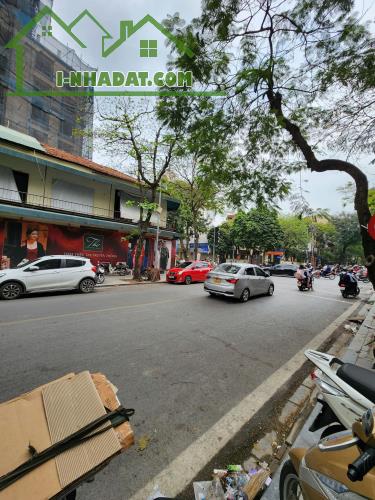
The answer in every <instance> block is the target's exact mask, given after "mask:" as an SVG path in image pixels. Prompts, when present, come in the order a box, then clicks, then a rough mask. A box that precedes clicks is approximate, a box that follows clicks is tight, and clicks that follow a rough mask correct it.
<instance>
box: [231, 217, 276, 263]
mask: <svg viewBox="0 0 375 500" xmlns="http://www.w3.org/2000/svg"><path fill="white" fill-rule="evenodd" d="M232 234H233V243H234V244H235V246H236V247H238V248H244V249H246V250H247V251H248V252H249V251H252V252H253V253H258V254H259V253H263V252H265V251H267V250H273V249H274V248H276V247H278V246H279V245H280V243H281V241H282V230H281V226H280V224H279V221H278V218H277V213H276V211H274V210H269V209H267V208H265V207H259V208H253V209H251V210H250V211H249V212H243V211H241V212H239V213H238V214H237V215H236V217H235V219H234V222H233V227H232Z"/></svg>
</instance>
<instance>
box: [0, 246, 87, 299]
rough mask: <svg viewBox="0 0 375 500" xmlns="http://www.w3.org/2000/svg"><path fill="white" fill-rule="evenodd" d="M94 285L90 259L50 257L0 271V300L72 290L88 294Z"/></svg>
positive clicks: (62, 256)
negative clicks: (35, 293) (30, 294)
mask: <svg viewBox="0 0 375 500" xmlns="http://www.w3.org/2000/svg"><path fill="white" fill-rule="evenodd" d="M96 281H97V276H96V267H95V266H93V265H92V264H91V261H90V259H86V258H84V257H70V256H69V257H67V256H66V255H50V256H48V257H42V258H40V259H38V260H35V261H33V262H26V263H24V264H22V265H21V266H18V267H16V268H13V269H4V270H2V271H0V297H1V298H2V299H6V300H12V299H18V297H20V296H21V295H23V294H26V293H33V292H51V291H56V290H72V289H77V290H79V291H80V292H82V293H89V292H92V291H93V290H94V287H95V284H96Z"/></svg>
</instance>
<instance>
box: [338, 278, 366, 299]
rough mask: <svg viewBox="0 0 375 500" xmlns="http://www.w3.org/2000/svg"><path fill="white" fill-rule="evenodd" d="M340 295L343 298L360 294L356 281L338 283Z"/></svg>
mask: <svg viewBox="0 0 375 500" xmlns="http://www.w3.org/2000/svg"><path fill="white" fill-rule="evenodd" d="M339 287H340V291H341V295H342V296H343V297H344V299H348V298H349V297H357V296H358V295H359V294H360V291H361V290H360V289H359V286H358V284H357V283H342V282H340V283H339Z"/></svg>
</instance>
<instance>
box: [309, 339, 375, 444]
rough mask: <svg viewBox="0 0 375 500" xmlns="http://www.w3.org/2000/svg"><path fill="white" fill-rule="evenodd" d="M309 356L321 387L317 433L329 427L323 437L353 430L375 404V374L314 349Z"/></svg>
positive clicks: (311, 428) (313, 427)
mask: <svg viewBox="0 0 375 500" xmlns="http://www.w3.org/2000/svg"><path fill="white" fill-rule="evenodd" d="M305 356H306V357H307V358H308V359H309V360H310V361H312V363H314V365H315V366H316V369H315V370H314V371H313V372H312V374H311V376H312V378H313V380H314V382H315V384H316V385H317V387H318V389H319V390H320V394H319V396H318V402H319V403H321V405H322V409H321V411H320V413H319V414H318V416H317V417H316V419H315V420H314V422H313V423H312V425H311V426H310V429H309V430H310V431H311V432H314V431H316V430H318V429H322V428H323V427H325V430H324V432H323V434H322V437H325V436H328V435H330V434H333V433H335V432H337V431H342V430H344V429H350V428H351V426H352V425H353V423H354V422H355V421H356V420H358V418H360V417H361V416H362V414H363V412H364V411H365V410H366V409H367V408H371V407H372V406H374V404H375V373H374V371H373V370H368V369H366V368H362V367H360V366H357V365H353V364H351V363H344V362H343V361H341V360H340V359H338V358H336V357H334V356H331V355H330V354H326V353H323V352H319V351H313V350H311V349H309V350H307V351H306V352H305Z"/></svg>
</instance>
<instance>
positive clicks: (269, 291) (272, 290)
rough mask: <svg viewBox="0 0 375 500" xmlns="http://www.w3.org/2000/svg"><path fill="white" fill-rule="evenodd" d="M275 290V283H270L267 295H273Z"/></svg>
mask: <svg viewBox="0 0 375 500" xmlns="http://www.w3.org/2000/svg"><path fill="white" fill-rule="evenodd" d="M274 291H275V287H274V286H273V285H270V287H269V289H268V292H267V295H269V296H270V297H272V295H273V292H274Z"/></svg>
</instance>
